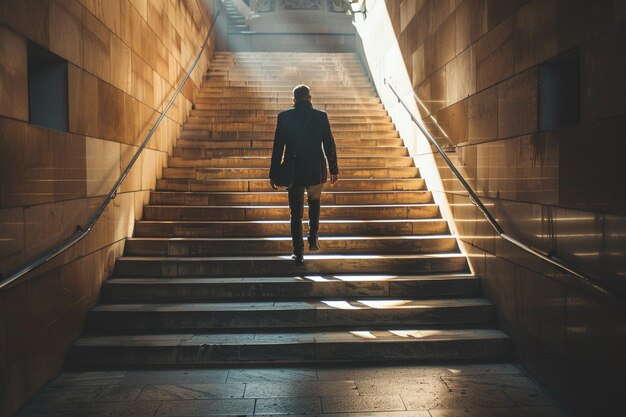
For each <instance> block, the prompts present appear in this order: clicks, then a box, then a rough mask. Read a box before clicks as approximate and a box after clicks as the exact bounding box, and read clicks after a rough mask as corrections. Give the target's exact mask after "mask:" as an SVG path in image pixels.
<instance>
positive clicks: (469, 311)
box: [85, 298, 494, 333]
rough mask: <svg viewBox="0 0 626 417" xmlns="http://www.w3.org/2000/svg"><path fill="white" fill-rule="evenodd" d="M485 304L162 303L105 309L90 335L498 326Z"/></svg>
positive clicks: (93, 318)
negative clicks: (495, 324)
mask: <svg viewBox="0 0 626 417" xmlns="http://www.w3.org/2000/svg"><path fill="white" fill-rule="evenodd" d="M493 321H494V314H493V307H492V305H491V304H490V303H489V302H488V301H487V300H485V299H471V298H469V299H438V300H410V299H408V300H407V299H395V298H385V299H378V300H375V299H374V300H372V299H369V300H355V299H342V300H303V301H248V302H203V303H190V302H187V303H167V304H164V303H159V304H146V303H140V304H101V305H99V306H96V307H95V308H93V309H92V310H90V311H89V313H88V314H87V318H86V323H85V327H86V331H87V332H89V333H97V332H128V331H141V332H152V331H177V332H181V331H211V330H234V329H242V330H248V331H250V330H253V329H254V330H269V329H275V328H281V329H305V328H316V327H324V328H333V327H341V328H345V327H348V326H361V325H367V326H420V325H444V324H454V325H457V326H460V325H463V324H481V325H485V324H493Z"/></svg>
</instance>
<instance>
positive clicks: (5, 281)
mask: <svg viewBox="0 0 626 417" xmlns="http://www.w3.org/2000/svg"><path fill="white" fill-rule="evenodd" d="M219 15H220V11H219V10H218V11H217V12H216V13H215V16H214V17H213V20H212V21H211V27H210V28H209V31H208V33H207V35H206V37H205V38H204V42H202V46H201V47H200V51H199V52H198V55H197V56H196V59H195V60H194V61H193V64H192V65H191V67H190V68H189V70H188V71H187V74H186V75H185V77H184V78H183V80H182V81H181V83H180V85H179V86H178V88H177V89H176V92H175V93H174V95H173V96H172V98H171V99H170V101H169V102H168V103H167V105H166V106H165V108H164V109H163V111H162V112H161V113H160V114H159V118H158V119H157V121H156V122H155V123H154V126H152V128H151V129H150V132H148V135H147V136H146V138H145V139H144V140H143V143H142V144H141V146H140V147H139V149H138V150H137V152H136V153H135V155H134V156H133V158H132V159H131V160H130V162H129V163H128V166H127V167H126V169H125V170H124V172H122V174H121V175H120V177H119V178H118V179H117V181H116V182H115V184H114V185H113V188H111V191H109V193H108V194H107V196H106V198H105V199H104V202H103V203H102V204H101V205H100V207H99V208H98V210H96V212H95V213H94V214H93V216H91V218H90V219H89V221H88V222H87V224H86V225H85V227H82V226H80V225H78V226H76V234H75V235H74V236H73V237H71V238H70V239H68V240H67V241H65V242H64V243H62V244H61V245H59V246H57V247H56V248H53V249H51V250H50V251H49V252H48V253H46V254H45V255H42V256H40V257H38V258H37V259H34V260H32V261H31V262H29V263H27V264H26V265H24V266H22V267H20V268H19V269H17V270H16V271H14V272H12V273H11V274H10V275H8V276H7V277H0V290H1V289H3V288H6V287H7V286H8V285H10V284H13V283H15V282H16V281H17V280H19V279H20V278H22V277H23V276H24V275H26V274H27V273H29V272H31V271H32V270H34V269H36V268H38V267H40V266H41V265H43V264H45V263H46V262H48V261H50V260H52V259H54V258H56V257H57V256H59V255H60V254H61V253H63V252H65V251H66V250H68V249H69V248H71V247H72V246H74V245H75V244H77V243H78V242H80V241H81V240H83V239H84V238H85V237H86V236H87V234H89V232H91V230H92V229H93V227H94V226H95V224H96V222H97V221H98V219H99V218H100V216H102V213H104V210H105V209H106V208H107V206H108V205H109V203H110V202H111V200H113V199H114V198H115V196H116V195H117V191H118V190H119V188H120V186H121V185H122V182H123V181H124V179H126V177H127V176H128V174H129V172H130V170H131V169H132V167H133V165H135V162H137V159H139V156H140V155H141V153H142V152H143V150H144V149H145V147H146V146H147V145H148V142H150V139H151V138H152V136H153V135H154V133H155V132H156V130H157V128H158V127H159V125H160V124H161V121H162V120H163V119H164V118H165V115H166V114H167V112H168V110H169V109H170V107H172V105H173V104H174V101H175V100H176V98H177V97H178V95H179V94H180V92H181V91H182V89H183V87H184V86H185V84H186V83H187V80H189V78H190V77H191V73H192V72H193V70H194V69H195V68H196V66H197V65H198V62H199V61H200V58H201V57H202V53H203V52H204V48H206V46H207V44H208V42H209V37H210V36H211V33H212V32H213V28H215V22H216V21H217V18H218V17H219ZM157 113H158V110H157Z"/></svg>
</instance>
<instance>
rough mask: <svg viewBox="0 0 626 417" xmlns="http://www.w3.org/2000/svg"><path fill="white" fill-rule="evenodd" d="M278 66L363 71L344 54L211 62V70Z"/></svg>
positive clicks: (222, 58)
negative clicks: (334, 66) (326, 66)
mask: <svg viewBox="0 0 626 417" xmlns="http://www.w3.org/2000/svg"><path fill="white" fill-rule="evenodd" d="M263 64H266V65H277V66H280V65H281V64H282V66H283V67H284V66H286V65H289V66H301V67H303V68H306V67H307V66H308V65H323V64H338V65H350V66H353V67H359V68H360V69H361V71H363V67H362V65H361V60H360V59H359V58H358V56H355V55H352V56H350V55H346V54H344V53H337V54H336V55H333V53H322V54H321V55H318V54H317V53H296V52H269V53H268V55H263V56H261V55H258V54H257V55H250V56H243V55H238V56H222V55H215V56H214V59H213V60H212V61H211V68H212V67H213V66H219V65H228V66H237V65H250V66H258V65H263Z"/></svg>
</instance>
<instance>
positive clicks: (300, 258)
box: [291, 252, 304, 266]
mask: <svg viewBox="0 0 626 417" xmlns="http://www.w3.org/2000/svg"><path fill="white" fill-rule="evenodd" d="M291 259H293V261H294V262H295V264H296V266H302V265H304V255H302V252H295V253H294V254H293V255H291Z"/></svg>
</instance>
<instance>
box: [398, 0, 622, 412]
mask: <svg viewBox="0 0 626 417" xmlns="http://www.w3.org/2000/svg"><path fill="white" fill-rule="evenodd" d="M386 4H387V10H388V12H389V16H390V18H391V22H392V25H393V28H394V31H395V35H396V38H397V39H398V43H399V46H400V49H401V51H402V57H403V59H404V63H405V65H406V67H407V70H408V74H409V77H410V79H411V83H412V85H413V89H414V91H415V93H416V94H417V95H418V96H419V97H421V99H422V100H423V101H424V102H425V103H426V105H427V106H428V107H429V109H430V112H431V113H432V114H433V115H434V116H435V117H436V119H437V120H438V122H439V123H440V125H441V126H442V127H443V128H444V129H445V130H446V131H447V132H448V134H449V136H450V138H451V139H452V141H453V142H454V143H455V144H457V146H458V148H457V153H456V163H457V166H458V167H461V168H462V171H463V173H464V174H465V176H466V177H467V178H468V179H469V180H470V181H469V182H470V183H471V185H472V186H473V187H474V188H475V189H476V190H477V191H478V193H479V195H480V196H481V197H482V198H483V200H484V202H485V203H486V205H487V206H488V208H489V209H490V210H491V211H492V212H493V214H494V215H495V217H496V218H497V220H498V221H499V222H500V223H501V224H502V225H503V226H504V228H505V230H506V231H507V232H508V233H509V234H511V235H512V236H514V237H517V238H519V239H521V240H523V241H526V242H529V243H531V244H532V245H534V246H535V247H538V248H540V249H542V250H544V251H546V252H551V253H553V254H555V255H556V256H558V257H559V258H561V259H563V260H565V261H567V262H569V263H570V264H572V265H574V266H575V267H576V268H578V269H579V270H581V271H583V272H585V273H586V274H589V275H590V276H592V277H594V278H595V279H597V280H598V281H599V283H600V284H601V286H602V287H604V288H605V289H608V292H605V291H602V290H598V289H596V288H594V287H593V286H590V285H586V284H584V283H581V282H579V281H577V280H576V279H575V278H574V277H572V276H569V275H568V274H566V273H563V272H561V271H557V270H555V269H554V268H552V267H550V266H548V265H546V263H544V262H542V261H538V260H536V259H534V258H533V257H531V256H529V255H527V254H525V253H523V252H521V251H520V250H519V249H517V248H515V247H513V246H512V245H510V244H508V243H507V242H506V241H504V240H502V239H499V238H497V237H495V235H494V233H493V231H492V229H491V228H490V226H489V225H488V224H486V222H485V221H484V220H483V218H482V216H481V215H480V214H479V212H478V211H477V209H476V208H475V207H474V206H473V205H472V204H471V203H470V202H469V201H468V199H467V198H466V197H465V195H464V194H463V193H462V192H461V191H460V188H459V185H458V183H457V182H456V181H455V180H453V179H452V177H451V175H450V173H449V171H448V170H447V169H446V168H444V167H443V165H444V164H443V162H442V161H439V162H438V164H439V166H440V167H441V168H440V173H441V176H442V182H443V184H444V188H445V189H443V190H439V191H441V192H443V193H446V195H447V198H448V200H449V202H450V204H451V208H452V211H453V213H454V216H455V220H456V224H457V227H458V229H459V233H460V237H461V239H462V240H463V241H464V242H465V243H466V246H467V248H468V251H469V253H470V257H471V260H472V264H473V267H474V269H475V270H476V272H477V273H478V274H480V275H481V276H482V277H483V282H484V288H485V291H486V293H487V295H488V297H489V298H490V299H491V300H492V301H493V302H494V304H495V305H496V307H497V310H498V314H499V318H500V323H501V325H502V326H503V328H504V329H505V330H507V331H508V332H510V333H511V334H512V335H513V336H514V339H515V342H516V347H517V353H518V358H519V360H520V361H521V363H522V364H524V366H526V367H527V368H528V369H529V370H530V371H531V372H532V373H533V375H535V376H536V377H537V378H538V379H539V380H540V381H541V382H542V383H543V384H545V385H546V386H547V387H548V388H549V389H550V390H551V391H552V392H554V393H555V394H556V395H557V397H558V398H559V399H561V400H562V401H563V402H564V403H565V404H566V405H567V406H568V407H569V408H570V409H571V410H573V411H574V412H575V413H576V414H577V415H581V416H589V415H602V416H613V415H621V413H623V401H617V402H616V401H614V400H611V398H621V396H623V394H621V392H623V391H622V389H623V387H625V386H626V378H625V377H624V373H623V370H624V369H626V356H625V355H624V354H623V351H624V349H625V348H626V331H625V329H626V308H625V305H626V304H625V303H624V294H626V291H625V290H626V256H625V255H626V249H625V248H626V217H625V215H626V198H625V197H626V181H624V178H626V164H625V163H624V151H625V150H626V144H625V143H626V141H625V139H626V138H625V137H624V131H625V130H626V107H625V106H626V85H625V83H626V75H625V74H626V58H625V57H624V51H626V3H625V2H624V1H621V0H599V1H596V0H449V1H448V0H388V1H387V2H386ZM571 57H573V58H571ZM566 59H567V60H569V61H568V62H570V63H571V62H572V59H573V62H574V63H573V64H572V65H573V66H571V67H570V68H571V70H572V71H574V72H576V71H578V72H579V74H580V80H579V81H578V85H579V88H580V94H579V97H577V98H578V99H579V101H580V103H579V109H580V110H579V114H578V115H577V116H578V120H576V121H575V122H569V123H565V124H563V125H562V126H559V127H558V128H556V129H545V128H543V127H542V123H541V119H542V117H544V116H542V115H543V114H544V113H542V112H545V106H547V104H545V102H542V100H543V99H542V94H543V93H544V92H545V91H546V90H545V89H546V88H547V87H546V85H545V84H543V82H544V81H543V78H542V77H543V74H544V71H545V69H546V66H548V65H552V64H553V63H557V64H558V63H559V62H563V61H564V60H566ZM568 74H572V72H571V71H570V72H569V73H568ZM575 98H576V96H575ZM561 104H563V105H564V104H569V103H561ZM422 116H425V115H422ZM548 116H551V114H548ZM618 294H622V295H618Z"/></svg>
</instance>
